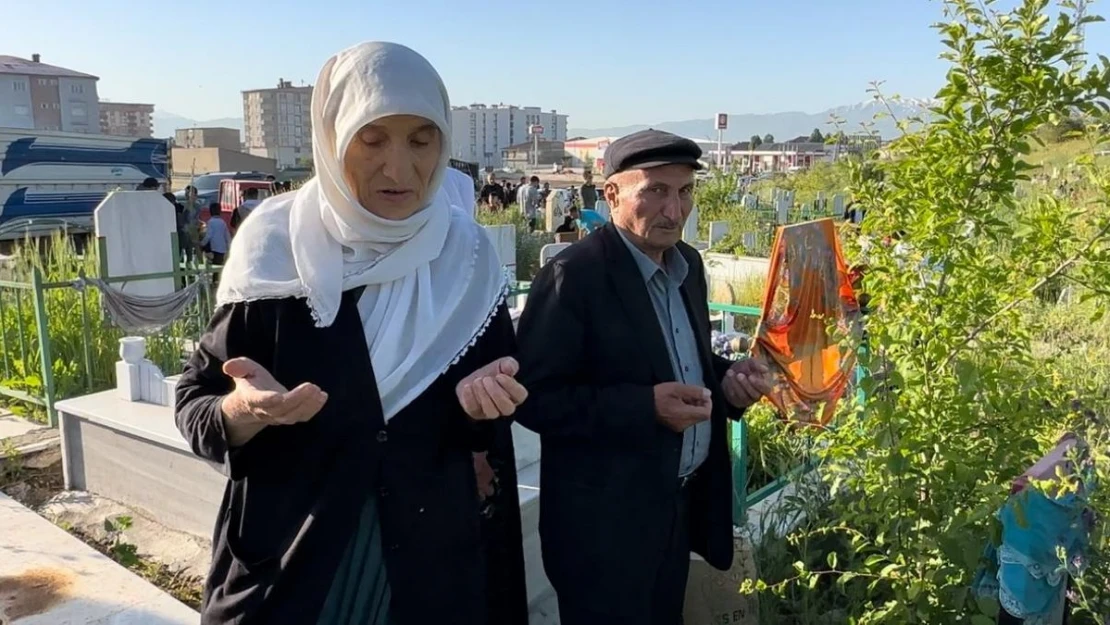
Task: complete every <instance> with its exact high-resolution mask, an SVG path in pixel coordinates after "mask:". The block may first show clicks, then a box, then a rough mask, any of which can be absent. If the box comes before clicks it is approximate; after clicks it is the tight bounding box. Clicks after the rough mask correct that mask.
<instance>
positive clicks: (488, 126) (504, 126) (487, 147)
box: [451, 104, 567, 167]
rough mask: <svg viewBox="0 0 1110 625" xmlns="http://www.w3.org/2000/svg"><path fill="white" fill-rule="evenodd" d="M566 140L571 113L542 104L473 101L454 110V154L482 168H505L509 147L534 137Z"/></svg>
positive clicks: (452, 149) (544, 139)
mask: <svg viewBox="0 0 1110 625" xmlns="http://www.w3.org/2000/svg"><path fill="white" fill-rule="evenodd" d="M532 128H535V129H536V130H537V131H538V135H539V140H540V141H566V139H567V116H566V115H563V114H560V113H559V112H558V111H555V110H551V111H543V110H541V109H540V108H539V107H538V106H512V105H505V104H494V105H491V106H487V105H485V104H471V105H470V106H456V107H452V110H451V132H452V137H451V155H452V156H454V157H455V158H458V159H461V160H464V161H470V162H472V163H478V164H479V165H481V166H482V167H504V166H505V165H504V162H503V153H504V150H505V148H508V147H510V146H513V145H516V144H520V143H524V142H526V141H529V140H531V139H532V135H531V133H530V131H531V129H532Z"/></svg>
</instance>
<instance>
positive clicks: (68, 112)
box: [0, 54, 100, 134]
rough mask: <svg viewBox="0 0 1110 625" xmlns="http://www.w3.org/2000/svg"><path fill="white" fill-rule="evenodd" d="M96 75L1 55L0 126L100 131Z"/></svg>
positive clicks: (34, 57) (34, 59)
mask: <svg viewBox="0 0 1110 625" xmlns="http://www.w3.org/2000/svg"><path fill="white" fill-rule="evenodd" d="M98 80H100V79H99V78H97V77H96V76H92V75H90V74H84V73H81V72H77V71H74V70H71V69H66V68H64V67H58V66H56V65H48V64H46V63H43V62H42V60H41V57H40V56H39V55H38V54H32V55H31V59H30V60H27V59H23V58H19V57H16V56H4V55H0V126H6V127H9V128H27V129H35V130H62V131H66V132H87V133H92V134H100V108H99V103H100V98H99V97H98V96H97V94H96V81H98Z"/></svg>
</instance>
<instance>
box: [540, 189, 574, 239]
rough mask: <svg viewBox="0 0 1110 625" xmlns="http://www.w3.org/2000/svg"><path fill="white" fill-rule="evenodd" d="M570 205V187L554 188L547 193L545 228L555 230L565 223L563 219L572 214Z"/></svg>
mask: <svg viewBox="0 0 1110 625" xmlns="http://www.w3.org/2000/svg"><path fill="white" fill-rule="evenodd" d="M570 206H571V199H570V190H569V189H552V190H551V193H549V194H547V205H546V206H545V207H544V229H545V230H547V231H548V232H555V229H556V228H558V227H559V226H561V225H563V219H564V218H565V217H566V216H567V215H569V214H570Z"/></svg>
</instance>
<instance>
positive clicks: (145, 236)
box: [93, 191, 177, 297]
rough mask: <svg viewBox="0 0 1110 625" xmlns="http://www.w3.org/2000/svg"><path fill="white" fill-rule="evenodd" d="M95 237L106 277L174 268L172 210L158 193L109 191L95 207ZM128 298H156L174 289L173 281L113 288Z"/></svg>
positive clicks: (174, 218) (133, 283)
mask: <svg viewBox="0 0 1110 625" xmlns="http://www.w3.org/2000/svg"><path fill="white" fill-rule="evenodd" d="M93 220H94V223H95V226H96V236H97V237H103V238H104V249H105V251H106V253H107V256H108V258H107V269H108V276H107V277H111V276H134V275H140V274H153V273H167V272H170V271H173V269H174V266H173V265H174V258H173V246H172V245H171V235H172V234H173V233H174V232H176V231H177V218H176V217H175V216H174V207H173V205H172V204H170V203H169V202H167V201H166V198H164V197H162V194H160V193H154V192H151V191H113V192H111V193H109V194H108V197H106V198H104V201H102V202H101V203H100V206H97V207H96V212H95V213H94V217H93ZM113 286H114V287H115V288H117V289H119V290H120V291H123V292H124V293H127V294H129V295H143V296H148V297H156V296H159V295H168V294H170V293H173V292H174V290H175V285H174V280H173V278H158V279H153V280H132V281H129V282H123V283H119V284H114V285H113Z"/></svg>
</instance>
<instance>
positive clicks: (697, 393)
mask: <svg viewBox="0 0 1110 625" xmlns="http://www.w3.org/2000/svg"><path fill="white" fill-rule="evenodd" d="M712 413H713V401H712V400H711V399H710V394H709V389H707V388H703V387H701V386H692V385H689V384H680V383H678V382H664V383H663V384H656V385H655V420H656V421H658V422H659V423H661V424H663V425H664V426H666V427H667V428H668V429H670V430H673V431H675V432H682V431H684V430H685V429H686V428H688V427H690V426H691V425H694V424H696V423H700V422H702V421H707V420H708V419H709V417H710V415H712Z"/></svg>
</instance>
